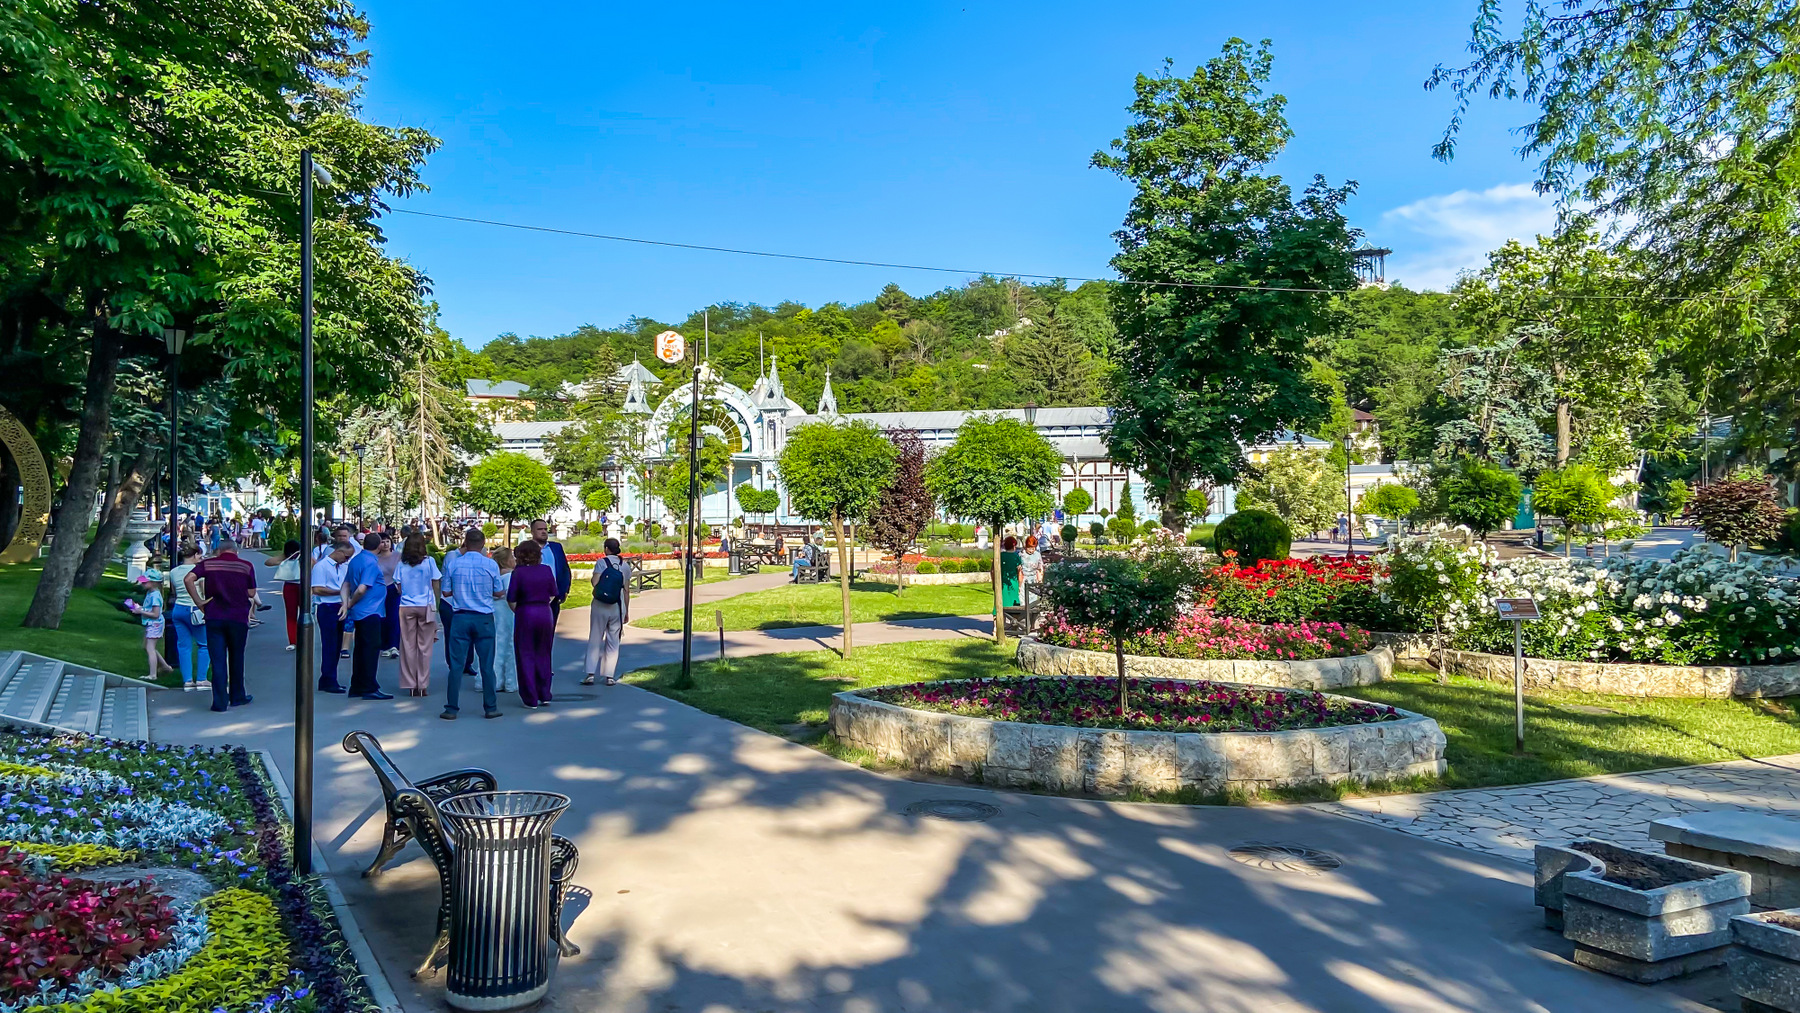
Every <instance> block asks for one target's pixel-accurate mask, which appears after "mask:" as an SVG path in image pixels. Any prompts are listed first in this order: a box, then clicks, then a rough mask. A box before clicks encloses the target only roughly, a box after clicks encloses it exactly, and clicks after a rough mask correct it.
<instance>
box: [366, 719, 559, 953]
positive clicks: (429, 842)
mask: <svg viewBox="0 0 1800 1013" xmlns="http://www.w3.org/2000/svg"><path fill="white" fill-rule="evenodd" d="M344 751H345V752H349V753H361V754H362V755H363V758H364V759H366V760H368V761H369V766H370V767H371V768H373V769H374V771H375V779H376V780H377V781H379V782H381V794H382V798H383V800H384V801H385V802H386V804H387V827H386V829H384V830H383V831H382V835H381V850H380V851H378V852H376V854H375V862H374V864H372V865H370V866H369V868H368V869H367V870H365V871H364V872H363V875H364V876H375V875H379V874H380V872H381V869H382V867H383V866H385V865H386V864H387V863H388V862H390V861H392V860H393V858H394V856H395V855H396V854H399V852H400V849H402V848H404V847H406V844H407V842H408V841H417V842H418V844H419V847H420V848H421V849H422V850H423V851H424V852H425V854H426V855H427V856H428V857H429V858H430V859H431V862H432V864H433V865H435V866H437V871H438V913H437V938H436V939H435V940H434V941H433V942H432V944H431V950H430V951H429V952H427V953H426V954H425V959H424V960H423V961H422V962H421V963H420V964H419V966H418V967H417V968H415V969H414V970H413V972H412V974H413V977H415V978H417V977H421V976H423V977H430V976H431V975H432V974H434V973H436V971H437V969H438V968H439V967H442V966H443V965H444V962H445V961H446V960H447V959H448V957H449V951H450V903H451V897H450V882H451V870H452V869H453V868H454V867H455V865H456V848H457V844H456V841H455V839H454V838H453V836H452V835H451V833H450V828H449V827H448V826H447V825H446V824H445V823H444V821H443V818H442V817H441V816H440V815H439V814H438V803H439V802H441V801H444V800H446V799H451V798H455V797H457V796H459V795H467V794H470V793H472V792H478V791H497V790H498V789H499V782H497V781H496V780H495V779H494V775H493V774H491V773H489V772H488V771H485V770H482V769H481V768H479V767H464V768H462V769H460V770H452V771H447V772H445V773H442V774H438V775H436V776H435V777H428V778H425V779H424V780H422V781H417V782H415V781H412V780H410V779H409V778H408V777H407V776H406V775H405V774H403V773H401V772H400V768H399V767H396V766H394V761H393V760H391V759H389V758H388V755H387V752H386V751H385V750H383V749H382V748H381V740H380V739H377V738H376V737H375V736H374V735H372V734H370V733H368V732H365V731H353V732H351V733H350V734H348V735H346V736H344ZM580 863H581V853H580V852H579V851H578V850H577V849H576V847H575V842H574V841H571V840H569V839H568V838H566V837H561V836H552V837H551V838H550V938H551V940H552V941H553V942H555V943H556V946H557V951H558V952H560V953H561V954H562V955H563V956H565V957H573V956H575V955H577V954H579V953H580V952H581V948H580V947H578V946H576V945H575V944H574V943H571V942H569V940H568V937H567V936H566V935H565V934H564V933H563V925H562V909H563V895H564V894H565V893H567V892H568V889H569V882H570V880H572V879H573V878H574V876H575V869H576V867H577V866H578V865H580Z"/></svg>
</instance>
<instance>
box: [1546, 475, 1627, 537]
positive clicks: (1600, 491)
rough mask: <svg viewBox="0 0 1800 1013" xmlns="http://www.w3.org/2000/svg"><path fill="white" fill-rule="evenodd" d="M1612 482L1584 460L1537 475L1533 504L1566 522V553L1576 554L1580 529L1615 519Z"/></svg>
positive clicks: (1564, 532)
mask: <svg viewBox="0 0 1800 1013" xmlns="http://www.w3.org/2000/svg"><path fill="white" fill-rule="evenodd" d="M1615 495H1616V493H1615V491H1614V489H1613V485H1612V483H1611V482H1609V481H1607V480H1606V479H1605V477H1603V476H1602V475H1601V474H1600V473H1599V472H1597V471H1595V470H1594V469H1593V468H1591V467H1588V466H1587V465H1584V464H1572V465H1570V466H1568V467H1566V468H1563V469H1560V470H1558V471H1549V472H1545V473H1544V474H1542V475H1539V476H1538V479H1537V482H1536V483H1535V484H1534V485H1533V488H1532V500H1531V503H1532V508H1533V509H1535V510H1536V511H1537V512H1538V513H1540V514H1543V515H1545V516H1547V517H1554V518H1556V519H1557V520H1559V521H1562V524H1563V555H1564V556H1568V555H1571V554H1573V551H1574V549H1573V546H1574V544H1575V540H1576V539H1577V538H1579V537H1581V534H1580V532H1579V530H1578V529H1581V528H1585V527H1587V526H1589V525H1596V524H1603V523H1605V522H1606V521H1608V520H1612V519H1614V517H1615V515H1616V513H1617V511H1615V510H1614V509H1613V507H1612V501H1613V497H1614V496H1615Z"/></svg>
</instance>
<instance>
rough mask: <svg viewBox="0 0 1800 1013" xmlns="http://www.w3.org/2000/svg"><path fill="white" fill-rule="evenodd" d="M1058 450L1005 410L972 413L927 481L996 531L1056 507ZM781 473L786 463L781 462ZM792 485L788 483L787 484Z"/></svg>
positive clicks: (951, 506) (950, 505)
mask: <svg viewBox="0 0 1800 1013" xmlns="http://www.w3.org/2000/svg"><path fill="white" fill-rule="evenodd" d="M1062 463H1063V460H1062V455H1061V454H1060V453H1058V452H1057V450H1056V448H1055V447H1053V446H1051V445H1050V441H1049V440H1046V439H1044V438H1043V437H1042V436H1040V435H1039V434H1038V432H1037V430H1035V429H1033V428H1032V427H1030V426H1028V425H1026V424H1025V423H1024V422H1022V421H1020V420H1018V419H1013V418H1006V417H1003V416H984V415H975V416H971V417H970V418H969V419H968V420H967V421H965V422H964V423H963V424H962V426H961V427H960V428H959V429H957V431H956V441H955V442H954V443H952V444H951V445H950V446H949V447H948V448H946V449H945V450H944V451H943V453H941V454H938V455H937V456H936V457H934V458H933V459H932V460H931V462H930V463H929V464H927V465H926V467H925V484H926V486H927V487H928V488H929V489H930V490H931V493H932V495H934V496H936V497H937V501H938V503H939V504H941V505H942V506H943V508H944V509H945V510H946V511H948V512H949V513H950V514H951V515H953V516H956V517H969V518H973V519H975V520H978V521H983V522H986V524H987V525H988V529H989V530H990V531H992V532H994V533H995V535H996V536H997V535H998V534H999V532H1000V530H1001V528H1003V527H1004V526H1006V525H1007V524H1011V523H1015V522H1017V521H1023V520H1027V519H1029V518H1032V517H1041V516H1043V515H1044V514H1047V513H1049V512H1050V511H1051V509H1053V508H1054V506H1055V503H1056V500H1055V490H1056V483H1057V481H1058V480H1059V479H1060V478H1061V477H1062ZM782 470H783V472H784V473H785V472H786V470H787V469H785V468H783V469H782ZM789 488H790V489H791V488H792V487H791V486H790V487H789ZM992 574H993V580H994V642H995V643H997V644H1004V643H1006V613H1005V609H1004V607H1003V606H1002V604H1001V597H1000V593H1001V583H1000V539H999V538H998V537H995V538H994V552H993V567H992Z"/></svg>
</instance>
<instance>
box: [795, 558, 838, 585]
mask: <svg viewBox="0 0 1800 1013" xmlns="http://www.w3.org/2000/svg"><path fill="white" fill-rule="evenodd" d="M830 579H831V561H830V560H826V561H825V562H823V563H802V564H800V569H799V570H797V571H795V574H794V583H796V584H822V583H824V582H825V581H828V580H830Z"/></svg>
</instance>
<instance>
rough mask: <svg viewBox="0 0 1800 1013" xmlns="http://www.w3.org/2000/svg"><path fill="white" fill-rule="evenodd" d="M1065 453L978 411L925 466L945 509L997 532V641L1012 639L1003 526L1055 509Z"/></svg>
mask: <svg viewBox="0 0 1800 1013" xmlns="http://www.w3.org/2000/svg"><path fill="white" fill-rule="evenodd" d="M1062 463H1063V459H1062V455H1061V454H1060V453H1058V452H1057V450H1056V448H1055V447H1053V446H1051V445H1050V441H1049V440H1046V439H1044V438H1043V437H1042V436H1040V435H1038V432H1037V430H1036V429H1033V428H1032V427H1030V426H1028V425H1026V424H1025V423H1024V422H1022V421H1020V420H1018V419H1012V418H1004V417H995V416H984V415H973V416H970V417H969V419H968V421H966V422H964V423H963V424H962V427H961V428H960V429H958V430H957V431H956V442H955V443H952V444H951V445H950V447H949V448H948V449H946V450H945V451H944V452H943V453H942V454H939V455H938V456H937V457H936V458H934V459H933V460H932V461H931V463H930V464H928V465H927V466H926V469H925V483H926V485H927V486H928V487H929V488H930V489H931V492H932V494H933V495H934V496H936V497H937V500H938V502H939V503H941V504H943V507H944V509H945V510H947V511H949V512H950V513H952V514H954V515H956V516H958V517H973V518H975V519H976V520H980V521H985V522H986V523H987V525H988V528H989V530H991V531H992V532H993V533H994V555H993V576H994V642H995V643H997V644H1004V643H1005V642H1006V610H1005V607H1004V606H1003V604H1002V602H1001V597H1000V592H1001V586H1000V537H999V535H1000V529H1001V528H1002V527H1003V526H1005V525H1006V524H1009V523H1013V522H1015V521H1022V520H1026V519H1027V518H1031V517H1039V516H1042V515H1044V514H1047V513H1049V512H1050V510H1051V508H1052V505H1053V504H1054V503H1055V500H1054V499H1053V498H1052V490H1054V489H1055V488H1056V483H1057V480H1058V479H1060V478H1061V477H1062Z"/></svg>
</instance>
